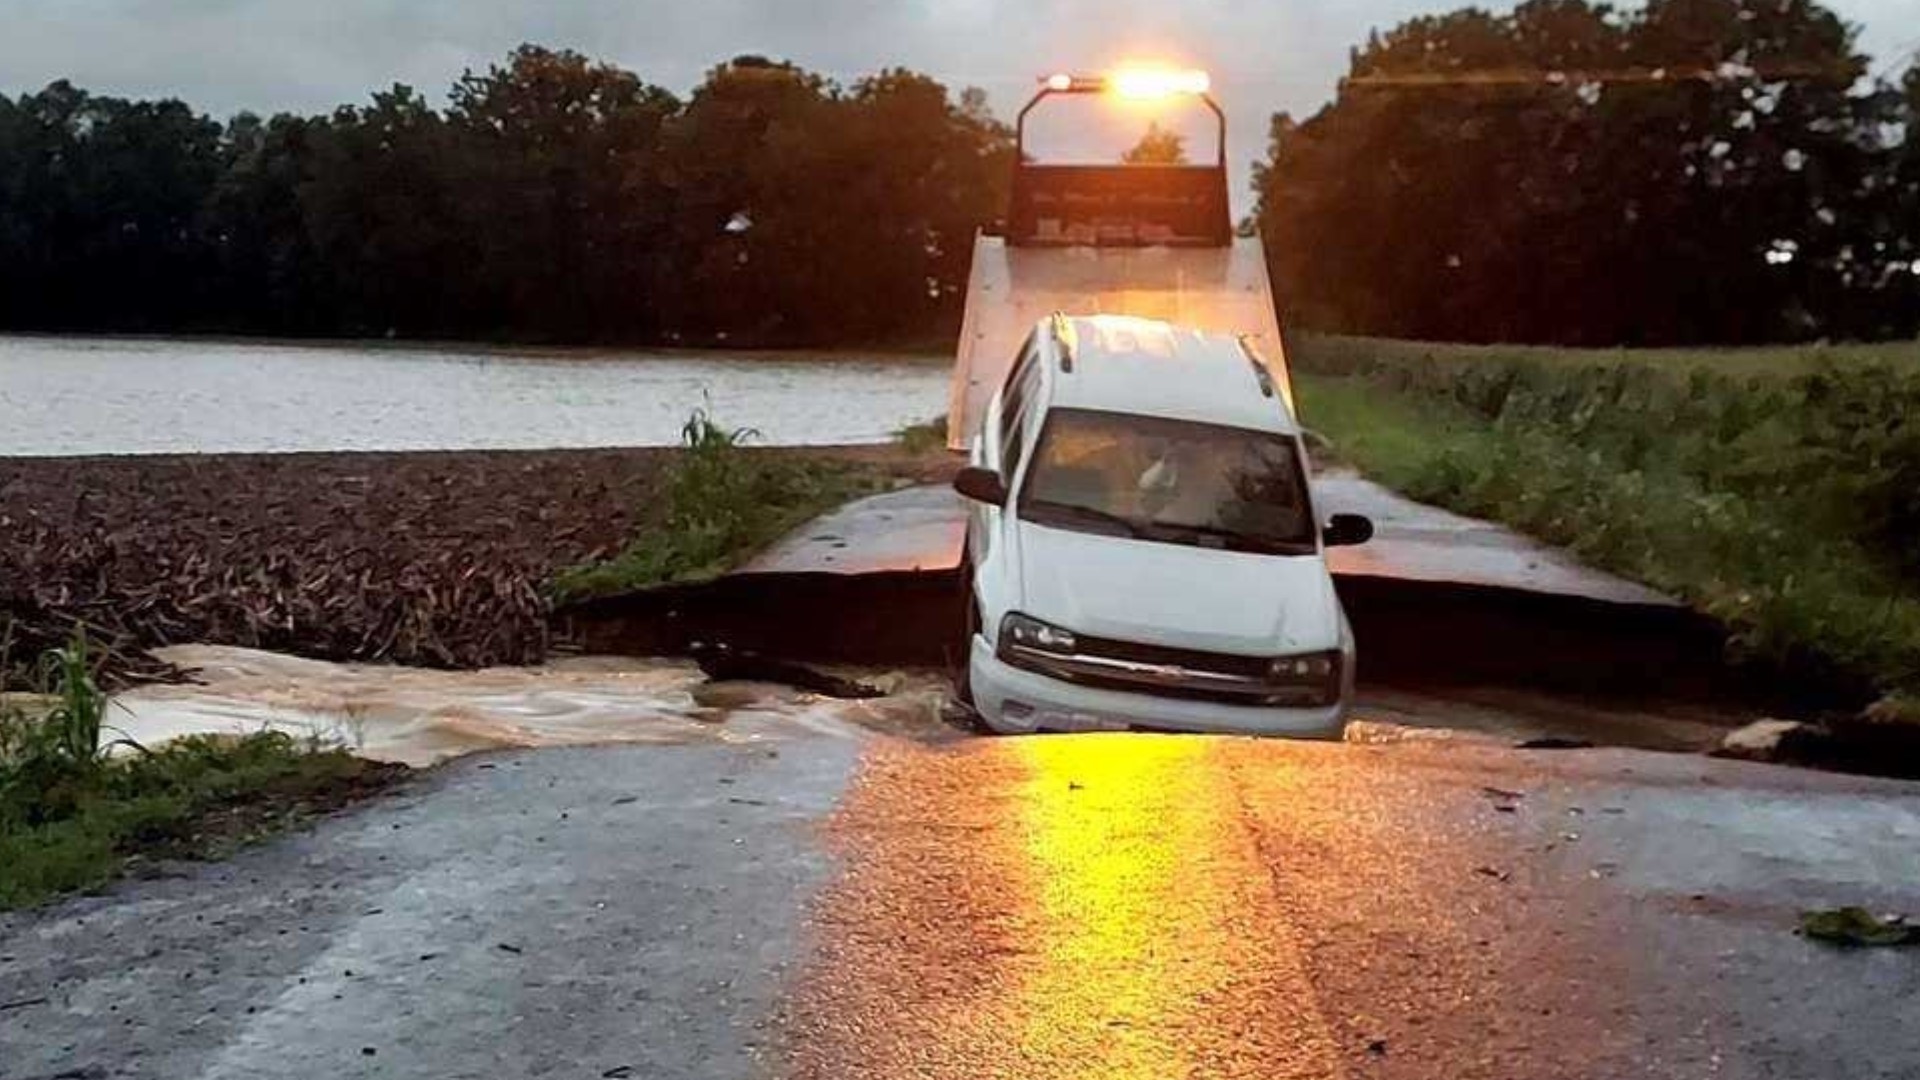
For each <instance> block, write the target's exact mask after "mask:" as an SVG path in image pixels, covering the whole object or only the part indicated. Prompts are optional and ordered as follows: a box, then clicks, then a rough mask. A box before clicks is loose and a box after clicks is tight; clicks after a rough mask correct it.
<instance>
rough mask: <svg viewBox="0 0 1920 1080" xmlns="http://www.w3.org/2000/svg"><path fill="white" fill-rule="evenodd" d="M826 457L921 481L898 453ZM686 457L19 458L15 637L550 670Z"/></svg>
mask: <svg viewBox="0 0 1920 1080" xmlns="http://www.w3.org/2000/svg"><path fill="white" fill-rule="evenodd" d="M750 452H752V453H769V454H824V455H832V456H835V457H840V458H846V459H851V460H854V461H859V462H863V463H867V464H870V465H872V466H873V467H876V468H884V469H887V470H889V471H894V472H898V473H900V474H901V475H908V476H921V475H925V474H926V473H927V471H928V470H932V469H937V468H939V467H940V465H939V463H938V462H935V461H929V460H926V459H918V458H914V457H911V456H909V455H904V454H902V453H900V452H899V451H897V450H894V449H892V448H887V447H859V448H834V449H825V450H811V449H809V450H797V449H761V450H754V451H750ZM676 453H677V451H675V450H672V449H622V450H554V451H527V452H456V453H391V454H387V453H375V454H286V455H218V456H178V457H175V456H168V457H132V458H59V459H37V458H25V459H23V458H13V459H6V460H3V461H0V635H4V634H6V633H7V629H6V628H7V625H8V624H9V622H10V623H11V624H12V644H11V652H12V658H13V661H14V662H15V663H16V664H18V663H19V662H20V661H22V660H23V659H26V658H30V657H32V656H36V655H38V654H39V652H40V651H41V650H42V649H43V648H46V647H48V646H50V645H52V644H54V643H56V642H58V641H59V640H61V639H63V638H64V637H65V636H66V634H67V633H68V632H69V630H70V628H71V627H72V625H73V624H74V622H75V621H76V620H77V621H80V622H83V623H85V624H86V625H87V626H89V627H90V628H91V633H92V635H93V636H94V637H95V638H96V640H99V641H101V642H103V643H110V644H111V646H112V647H113V648H114V649H115V650H117V651H118V652H120V653H121V656H120V657H119V660H118V663H117V664H116V665H115V666H116V668H117V669H118V670H119V671H121V672H128V671H138V670H139V669H140V667H141V661H140V659H139V658H138V655H137V654H138V651H139V650H140V649H143V648H148V647H153V646H157V645H162V644H173V643H183V642H191V641H211V642H219V643H224V644H233V645H244V646H250V647H256V648H265V649H273V650H278V651H284V652H291V653H297V654H301V655H306V656H314V657H320V658H326V659H359V660H385V661H393V662H398V663H407V664H422V665H429V666H444V667H478V666H486V665H494V664H520V663H530V662H537V661H539V660H541V659H543V658H544V657H545V656H546V655H547V653H548V650H549V649H550V647H551V645H552V642H551V640H550V636H549V629H548V625H547V616H548V610H549V605H548V602H547V598H546V583H547V582H548V581H549V580H550V579H551V577H552V575H553V574H554V572H556V571H557V570H560V569H562V568H564V567H567V566H571V565H574V564H576V563H579V562H581V561H582V560H585V559H589V558H595V557H599V556H603V555H607V554H611V553H612V552H614V551H616V550H617V549H619V548H620V547H621V546H622V545H623V544H625V543H626V542H627V541H628V540H629V539H631V538H632V537H633V536H634V535H635V534H636V533H638V532H640V531H642V530H644V529H645V528H646V526H647V524H648V523H649V513H650V511H651V510H653V509H654V508H655V502H656V500H655V494H656V492H657V490H658V485H659V483H660V481H661V478H662V475H663V472H664V470H665V469H666V467H667V466H668V464H669V463H670V462H671V461H672V460H673V456H674V455H675V454H676Z"/></svg>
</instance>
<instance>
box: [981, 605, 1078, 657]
mask: <svg viewBox="0 0 1920 1080" xmlns="http://www.w3.org/2000/svg"><path fill="white" fill-rule="evenodd" d="M1000 641H1001V643H1002V644H1003V645H1018V646H1020V647H1021V648H1023V649H1033V650H1036V651H1039V652H1051V653H1070V652H1072V651H1073V650H1074V649H1076V648H1078V647H1079V644H1080V643H1079V641H1078V639H1076V638H1075V637H1074V636H1073V631H1071V630H1062V629H1060V628H1059V627H1057V626H1053V625H1051V624H1048V623H1043V622H1041V621H1040V620H1039V619H1033V618H1029V617H1027V616H1025V615H1022V614H1020V613H1019V612H1017V611H1015V612H1009V613H1008V615H1007V617H1006V618H1005V619H1002V620H1001V621H1000Z"/></svg>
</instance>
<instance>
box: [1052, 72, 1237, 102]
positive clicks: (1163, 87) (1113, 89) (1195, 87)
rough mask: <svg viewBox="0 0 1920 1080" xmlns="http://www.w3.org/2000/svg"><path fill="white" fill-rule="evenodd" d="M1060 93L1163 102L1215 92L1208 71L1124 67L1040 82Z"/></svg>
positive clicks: (1056, 77) (1062, 76)
mask: <svg viewBox="0 0 1920 1080" xmlns="http://www.w3.org/2000/svg"><path fill="white" fill-rule="evenodd" d="M1040 84H1041V85H1042V86H1044V87H1046V88H1047V89H1048V90H1051V91H1053V92H1054V93H1056V94H1112V95H1114V96H1115V97H1119V98H1124V99H1126V100H1128V101H1159V100H1162V99H1165V98H1170V97H1181V96H1189V97H1199V96H1201V95H1203V94H1206V93H1208V92H1209V91H1211V90H1212V89H1213V79H1212V78H1211V77H1210V76H1209V75H1208V74H1207V73H1206V72H1204V71H1180V70H1176V69H1173V68H1152V67H1140V68H1121V69H1120V70H1118V71H1113V72H1109V73H1107V74H1105V75H1071V74H1068V73H1067V72H1064V71H1063V72H1058V73H1056V74H1053V75H1049V76H1047V77H1046V78H1044V79H1041V80H1040Z"/></svg>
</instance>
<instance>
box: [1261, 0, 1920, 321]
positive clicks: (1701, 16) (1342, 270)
mask: <svg viewBox="0 0 1920 1080" xmlns="http://www.w3.org/2000/svg"><path fill="white" fill-rule="evenodd" d="M1900 59H1901V58H1892V57H1890V58H1887V64H1888V66H1887V67H1885V68H1883V69H1882V70H1881V71H1879V72H1877V73H1876V72H1875V71H1874V70H1873V69H1872V68H1871V67H1870V65H1869V63H1868V60H1867V59H1866V58H1865V57H1863V56H1861V55H1859V54H1858V53H1857V52H1856V50H1855V41H1854V31H1853V29H1852V28H1851V27H1849V26H1847V25H1846V24H1845V23H1843V22H1842V21H1841V20H1840V18H1839V17H1838V16H1836V15H1835V14H1834V13H1833V12H1831V11H1829V10H1827V9H1826V8H1823V7H1821V6H1819V5H1818V4H1816V3H1813V2H1811V0H1651V2H1649V3H1648V4H1646V6H1645V7H1636V8H1632V9H1616V8H1613V7H1611V6H1609V5H1606V4H1597V3H1588V2H1587V0H1529V2H1527V3H1523V4H1521V5H1520V6H1519V7H1518V8H1517V9H1515V10H1514V11H1513V12H1512V13H1510V14H1504V15H1499V14H1491V13H1488V12H1486V11H1481V10H1473V9H1470V10H1465V11H1458V12H1454V13H1451V14H1446V15H1439V16H1434V17H1429V18H1417V19H1413V20H1411V21H1409V22H1406V23H1403V24H1401V25H1400V26H1398V27H1395V28H1394V29H1392V30H1390V31H1388V32H1386V33H1384V34H1376V35H1374V36H1372V37H1370V38H1369V39H1368V40H1367V42H1366V43H1365V45H1364V46H1362V47H1360V48H1358V49H1356V50H1354V52H1353V55H1352V59H1351V62H1350V65H1349V68H1348V73H1347V76H1346V78H1345V79H1344V80H1343V81H1342V83H1341V85H1340V87H1339V91H1338V96H1337V97H1336V98H1335V100H1334V101H1333V102H1332V103H1331V104H1329V105H1327V106H1326V107H1325V108H1323V109H1321V110H1320V111H1319V112H1317V113H1315V114H1314V115H1313V116H1312V117H1311V118H1309V119H1307V120H1305V121H1304V122H1296V121H1294V120H1293V119H1292V118H1290V117H1288V116H1286V115H1281V116H1278V117H1276V118H1275V119H1274V122H1273V129H1272V150H1271V157H1270V160H1269V161H1268V162H1267V163H1266V164H1265V165H1264V166H1263V167H1262V168H1261V169H1260V170H1259V175H1258V177H1257V180H1256V186H1257V188H1258V189H1259V196H1260V204H1259V211H1258V215H1257V216H1258V219H1259V221H1260V224H1261V226H1262V229H1263V233H1264V235H1265V236H1266V239H1267V244H1268V249H1269V252H1270V256H1271V260H1272V264H1273V268H1274V271H1275V276H1276V278H1277V288H1278V289H1279V291H1280V293H1281V295H1283V296H1285V297H1286V298H1287V302H1288V304H1289V305H1290V306H1291V308H1292V314H1293V315H1294V317H1295V319H1296V321H1298V322H1302V323H1305V324H1308V325H1312V326H1315V327H1318V328H1322V329H1329V330H1346V331H1357V332H1365V333H1369V334H1377V335H1384V336H1397V337H1413V338H1426V339H1438V340H1466V341H1533V342H1549V343H1553V342H1557V343H1571V344H1588V345H1616V344H1624V345H1654V344H1689V343H1724V344H1738V343H1746V342H1759V341H1782V340H1787V341H1791V340H1804V339H1812V338H1821V337H1827V338H1850V339H1879V338H1891V337H1909V336H1912V335H1913V334H1914V333H1916V331H1920V69H1911V68H1910V69H1908V70H1907V71H1906V73H1905V75H1904V78H1903V79H1901V80H1899V81H1898V82H1895V81H1893V80H1891V79H1889V78H1887V77H1886V76H1888V75H1891V74H1892V71H1893V70H1894V69H1895V66H1896V65H1897V64H1898V62H1899V60H1900Z"/></svg>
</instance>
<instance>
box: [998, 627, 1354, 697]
mask: <svg viewBox="0 0 1920 1080" xmlns="http://www.w3.org/2000/svg"><path fill="white" fill-rule="evenodd" d="M1076 645H1077V648H1076V649H1075V651H1074V652H1072V653H1055V652H1047V651H1044V650H1040V649H1032V648H1027V647H1024V646H1020V645H1015V644H1013V643H1011V642H1008V641H1004V640H1003V641H1002V643H1001V649H1000V658H1001V659H1002V660H1004V661H1006V662H1007V663H1009V664H1012V665H1013V666H1014V667H1017V668H1022V669H1024V670H1027V671H1031V672H1034V673H1035V674H1039V675H1045V676H1047V677H1049V678H1054V679H1059V680H1061V681H1062V682H1070V683H1073V684H1075V685H1077V686H1086V687H1091V688H1095V689H1103V690H1121V691H1125V692H1128V693H1136V694H1152V695H1154V696H1156V697H1165V698H1179V699H1182V700H1188V701H1210V702H1218V703H1221V704H1226V705H1240V706H1248V707H1268V708H1315V707H1320V706H1324V705H1328V704H1331V703H1332V701H1333V699H1334V697H1335V696H1336V695H1337V691H1336V689H1335V687H1337V686H1338V684H1339V680H1338V679H1337V678H1336V679H1334V680H1332V681H1331V684H1330V685H1329V686H1327V687H1318V688H1316V687H1304V686H1287V685H1280V684H1275V683H1274V682H1272V681H1270V679H1269V678H1268V673H1267V669H1268V664H1269V663H1270V661H1269V660H1268V658H1266V657H1260V656H1236V655H1233V654H1229V653H1212V652H1201V651H1196V650H1192V649H1175V648H1169V647H1167V646H1162V645H1144V644H1140V643H1137V642H1131V641H1115V640H1112V639H1109V638H1093V637H1086V636H1084V635H1081V636H1078V637H1077V638H1076Z"/></svg>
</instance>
